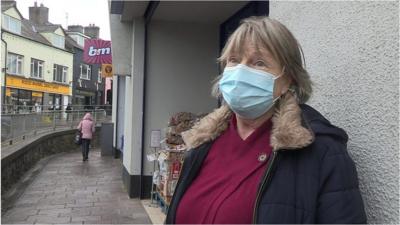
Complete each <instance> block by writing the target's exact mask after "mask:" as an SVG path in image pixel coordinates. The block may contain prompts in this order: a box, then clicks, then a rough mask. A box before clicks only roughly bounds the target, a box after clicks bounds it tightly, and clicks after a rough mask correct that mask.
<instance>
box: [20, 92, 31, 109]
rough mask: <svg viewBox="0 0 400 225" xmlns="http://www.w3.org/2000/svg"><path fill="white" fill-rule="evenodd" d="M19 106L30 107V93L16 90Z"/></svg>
mask: <svg viewBox="0 0 400 225" xmlns="http://www.w3.org/2000/svg"><path fill="white" fill-rule="evenodd" d="M18 103H19V105H32V91H28V90H21V89H19V90H18Z"/></svg>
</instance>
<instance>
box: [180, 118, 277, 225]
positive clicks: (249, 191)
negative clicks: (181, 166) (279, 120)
mask: <svg viewBox="0 0 400 225" xmlns="http://www.w3.org/2000/svg"><path fill="white" fill-rule="evenodd" d="M270 131H271V120H268V121H266V122H265V123H264V124H262V125H261V126H260V127H258V128H257V129H256V130H255V131H254V132H253V133H252V134H251V135H250V136H248V137H247V138H246V139H245V140H243V139H242V138H241V137H240V136H239V134H238V132H237V129H236V117H235V116H232V119H231V121H230V124H229V128H228V129H227V130H226V131H225V132H224V133H223V134H222V135H221V136H220V137H218V138H217V139H216V140H215V142H214V143H213V145H212V146H211V149H210V150H209V153H208V155H207V157H206V159H205V160H204V162H203V164H202V166H201V169H200V172H199V174H198V176H197V177H196V178H195V179H194V180H193V182H192V183H191V185H190V186H189V188H188V189H187V190H186V192H185V193H184V195H183V197H182V199H181V201H180V203H179V205H178V208H177V213H176V219H175V222H176V223H178V224H199V223H207V224H211V223H220V224H221V223H224V224H227V223H231V224H232V223H235V224H250V223H252V216H253V209H254V204H255V199H256V194H257V188H258V184H259V182H260V181H261V177H262V176H263V174H264V172H265V169H266V168H265V167H266V164H267V163H266V162H267V160H266V159H267V157H265V156H269V155H270V153H271V147H270Z"/></svg>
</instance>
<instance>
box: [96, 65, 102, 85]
mask: <svg viewBox="0 0 400 225" xmlns="http://www.w3.org/2000/svg"><path fill="white" fill-rule="evenodd" d="M101 80H102V77H101V68H99V72H98V73H97V82H98V83H101Z"/></svg>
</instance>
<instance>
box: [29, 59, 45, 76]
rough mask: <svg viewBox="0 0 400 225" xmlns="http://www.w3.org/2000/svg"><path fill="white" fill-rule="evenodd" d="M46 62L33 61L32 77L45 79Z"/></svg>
mask: <svg viewBox="0 0 400 225" xmlns="http://www.w3.org/2000/svg"><path fill="white" fill-rule="evenodd" d="M43 65H44V62H43V61H41V60H38V59H34V58H32V59H31V77H34V78H39V79H43Z"/></svg>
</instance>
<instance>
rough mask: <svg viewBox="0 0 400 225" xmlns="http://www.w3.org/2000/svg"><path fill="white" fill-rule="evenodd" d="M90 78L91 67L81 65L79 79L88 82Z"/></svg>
mask: <svg viewBox="0 0 400 225" xmlns="http://www.w3.org/2000/svg"><path fill="white" fill-rule="evenodd" d="M91 78H92V67H91V66H90V65H87V64H83V63H82V64H81V79H84V80H90V79H91Z"/></svg>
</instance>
